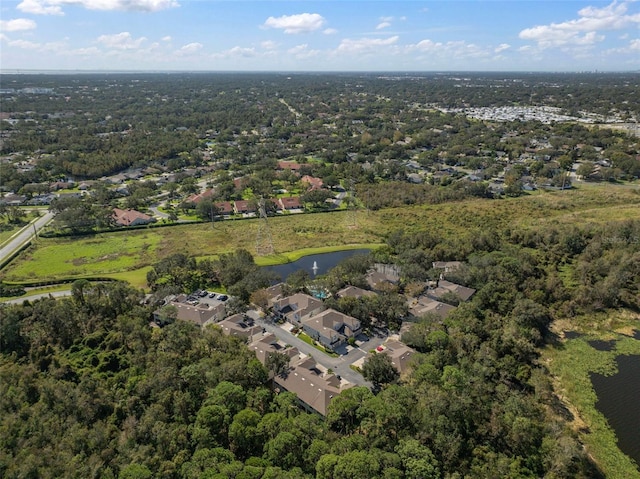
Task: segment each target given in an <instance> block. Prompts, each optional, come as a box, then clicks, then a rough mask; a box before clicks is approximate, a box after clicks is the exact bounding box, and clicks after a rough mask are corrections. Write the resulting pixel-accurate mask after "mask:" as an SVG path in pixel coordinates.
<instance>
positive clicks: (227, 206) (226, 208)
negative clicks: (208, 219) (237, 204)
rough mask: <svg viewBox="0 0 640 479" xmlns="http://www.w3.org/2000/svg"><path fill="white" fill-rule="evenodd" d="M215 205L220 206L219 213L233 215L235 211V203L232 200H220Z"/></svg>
mask: <svg viewBox="0 0 640 479" xmlns="http://www.w3.org/2000/svg"><path fill="white" fill-rule="evenodd" d="M214 206H215V207H216V208H218V214H219V215H222V216H231V215H232V214H233V213H234V209H233V205H232V204H231V202H230V201H218V202H217V203H214Z"/></svg>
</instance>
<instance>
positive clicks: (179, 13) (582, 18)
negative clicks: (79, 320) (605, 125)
mask: <svg viewBox="0 0 640 479" xmlns="http://www.w3.org/2000/svg"><path fill="white" fill-rule="evenodd" d="M0 69H1V70H2V71H13V70H90V71H95V70H108V71H114V70H115V71H122V70H135V71H140V70H148V71H166V70H168V71H195V70H202V71H412V72H418V71H595V70H597V71H639V70H640V0H629V1H604V2H600V1H595V0H590V1H574V0H559V1H558V0H555V1H551V0H546V1H545V0H534V1H522V0H509V1H497V0H494V1H484V0H475V1H471V0H467V1H462V0H448V1H415V0H414V1H402V0H377V1H358V0H352V1H349V0H327V1H321V2H318V1H300V0H290V1H276V0H273V1H272V0H258V1H244V0H235V1H216V0H2V3H1V4H0Z"/></svg>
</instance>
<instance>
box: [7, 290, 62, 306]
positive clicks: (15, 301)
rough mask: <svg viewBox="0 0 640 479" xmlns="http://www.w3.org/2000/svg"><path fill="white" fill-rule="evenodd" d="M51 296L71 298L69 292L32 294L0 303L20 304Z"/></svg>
mask: <svg viewBox="0 0 640 479" xmlns="http://www.w3.org/2000/svg"><path fill="white" fill-rule="evenodd" d="M49 296H51V297H52V298H64V297H66V296H71V290H66V291H52V292H51V293H39V294H32V295H31V296H29V295H26V296H20V297H18V298H14V299H7V300H5V301H2V302H0V305H1V304H22V303H23V302H25V301H35V300H36V299H42V298H48V297H49Z"/></svg>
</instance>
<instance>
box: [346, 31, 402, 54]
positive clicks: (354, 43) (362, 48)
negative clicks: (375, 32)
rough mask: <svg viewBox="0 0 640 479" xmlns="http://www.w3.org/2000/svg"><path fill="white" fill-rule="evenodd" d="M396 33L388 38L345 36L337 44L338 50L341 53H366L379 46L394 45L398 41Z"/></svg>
mask: <svg viewBox="0 0 640 479" xmlns="http://www.w3.org/2000/svg"><path fill="white" fill-rule="evenodd" d="M399 38H400V37H398V36H397V35H395V36H393V37H389V38H361V39H358V40H352V39H350V38H345V39H344V40H342V42H341V43H340V45H339V46H338V52H341V53H366V52H369V51H375V50H377V49H378V48H380V47H386V46H391V45H395V44H396V43H397V42H398V39H399Z"/></svg>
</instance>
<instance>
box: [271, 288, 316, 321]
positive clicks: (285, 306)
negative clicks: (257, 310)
mask: <svg viewBox="0 0 640 479" xmlns="http://www.w3.org/2000/svg"><path fill="white" fill-rule="evenodd" d="M325 309H326V308H325V305H324V303H323V302H322V301H321V300H319V299H316V298H314V297H313V296H309V295H308V294H304V293H296V294H294V295H291V296H287V297H286V298H280V299H278V300H276V301H275V302H274V303H273V311H274V313H275V314H276V316H278V317H279V318H280V319H284V320H287V321H289V322H290V323H292V324H300V323H301V322H302V321H304V320H305V319H307V318H310V317H311V316H313V315H315V314H318V313H320V312H322V311H324V310H325Z"/></svg>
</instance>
